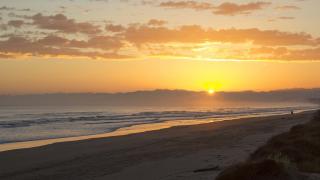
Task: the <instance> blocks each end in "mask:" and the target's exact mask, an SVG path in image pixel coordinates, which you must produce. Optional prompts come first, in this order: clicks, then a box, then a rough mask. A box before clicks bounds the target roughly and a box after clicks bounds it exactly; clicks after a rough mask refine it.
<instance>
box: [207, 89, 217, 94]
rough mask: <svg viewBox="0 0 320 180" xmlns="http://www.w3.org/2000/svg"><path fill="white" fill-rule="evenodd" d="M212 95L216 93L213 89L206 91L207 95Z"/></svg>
mask: <svg viewBox="0 0 320 180" xmlns="http://www.w3.org/2000/svg"><path fill="white" fill-rule="evenodd" d="M214 93H216V91H215V90H214V89H209V90H208V94H209V95H213V94H214Z"/></svg>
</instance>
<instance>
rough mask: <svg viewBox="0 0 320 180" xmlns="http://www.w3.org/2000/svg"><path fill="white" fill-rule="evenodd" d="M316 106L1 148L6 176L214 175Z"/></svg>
mask: <svg viewBox="0 0 320 180" xmlns="http://www.w3.org/2000/svg"><path fill="white" fill-rule="evenodd" d="M313 113H314V111H309V112H302V113H297V114H294V115H290V114H288V115H275V116H268V117H253V118H242V119H237V120H230V121H219V122H212V123H206V124H199V125H189V126H178V127H171V128H165V129H161V130H155V131H149V132H143V133H137V134H130V135H124V136H116V137H102V138H96V139H88V140H79V141H71V142H60V143H54V144H50V145H46V146H41V147H34V148H28V149H17V150H12V151H5V152H1V153H0V167H1V168H0V179H1V180H7V179H10V180H11V179H12V180H20V179H21V180H22V179H23V180H29V179H30V180H36V179H59V180H60V179H62V180H64V179H66V180H67V179H68V180H70V179H77V180H81V179H86V180H87V179H97V180H100V179H101V180H103V179H112V180H113V179H115V180H117V179H119V180H122V179H134V180H135V179H137V180H138V179H139V180H144V179H164V180H169V179H214V178H215V177H216V176H217V174H218V173H219V172H220V171H221V170H223V169H224V168H225V167H227V166H229V165H231V164H234V163H237V162H241V161H244V160H245V159H246V158H247V157H248V156H249V155H250V153H252V152H253V151H254V150H256V149H257V148H258V147H259V146H261V145H263V144H265V143H266V142H267V140H268V139H269V138H271V137H272V136H274V135H277V134H280V133H282V132H286V131H288V130H289V129H290V128H291V127H292V126H294V125H297V124H303V123H306V122H308V121H309V120H310V119H311V118H312V116H313Z"/></svg>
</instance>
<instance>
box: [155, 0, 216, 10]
mask: <svg viewBox="0 0 320 180" xmlns="http://www.w3.org/2000/svg"><path fill="white" fill-rule="evenodd" d="M159 6H160V7H166V8H179V9H195V10H209V9H212V8H214V6H213V5H212V4H211V3H205V2H196V1H167V2H162V3H160V4H159Z"/></svg>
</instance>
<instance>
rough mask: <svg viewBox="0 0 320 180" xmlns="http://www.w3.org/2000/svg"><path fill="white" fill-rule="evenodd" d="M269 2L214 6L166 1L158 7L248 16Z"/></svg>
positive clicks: (203, 3) (193, 2)
mask: <svg viewBox="0 0 320 180" xmlns="http://www.w3.org/2000/svg"><path fill="white" fill-rule="evenodd" d="M270 4H271V3H270V2H262V1H259V2H250V3H247V4H236V3H231V2H225V3H222V4H220V5H218V6H215V5H213V4H211V3H207V2H197V1H167V2H162V3H160V4H159V6H160V7H165V8H176V9H194V10H211V11H212V12H213V14H217V15H226V16H233V15H238V14H250V13H252V12H253V11H257V10H261V9H263V8H265V7H266V6H268V5H270Z"/></svg>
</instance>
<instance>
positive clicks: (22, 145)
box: [0, 110, 314, 153]
mask: <svg viewBox="0 0 320 180" xmlns="http://www.w3.org/2000/svg"><path fill="white" fill-rule="evenodd" d="M309 111H314V110H301V111H299V112H297V113H302V112H309ZM285 114H286V113H283V114H282V113H279V114H272V113H271V114H268V115H261V114H259V115H247V116H236V117H228V118H216V119H214V118H210V119H206V120H190V119H188V120H165V121H163V122H157V123H148V124H137V125H133V126H128V127H122V128H119V129H117V130H115V131H111V132H107V133H99V134H92V135H82V136H71V137H61V138H50V139H40V140H30V141H19V142H9V143H3V144H0V153H1V152H5V151H11V150H18V149H28V148H35V147H41V146H46V145H50V144H55V143H63V142H73V141H83V140H90V139H98V138H112V137H117V136H126V135H130V134H139V133H145V132H149V131H157V130H162V129H167V128H172V127H179V126H192V125H199V124H209V123H217V122H220V121H237V120H241V119H245V118H258V117H268V116H278V115H285Z"/></svg>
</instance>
